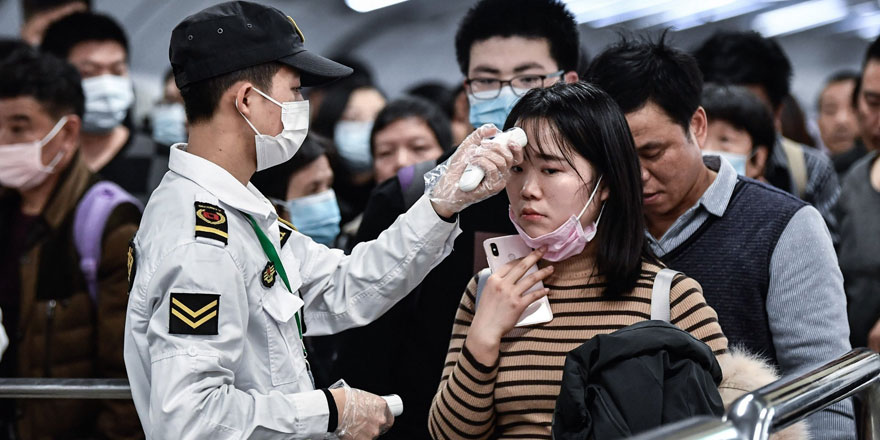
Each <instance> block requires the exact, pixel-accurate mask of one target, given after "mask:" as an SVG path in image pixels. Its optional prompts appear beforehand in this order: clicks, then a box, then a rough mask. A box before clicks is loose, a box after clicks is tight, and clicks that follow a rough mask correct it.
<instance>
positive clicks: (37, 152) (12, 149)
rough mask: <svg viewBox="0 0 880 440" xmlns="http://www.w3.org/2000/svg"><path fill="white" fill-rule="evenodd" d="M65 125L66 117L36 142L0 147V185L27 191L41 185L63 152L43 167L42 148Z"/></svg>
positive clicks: (53, 169)
mask: <svg viewBox="0 0 880 440" xmlns="http://www.w3.org/2000/svg"><path fill="white" fill-rule="evenodd" d="M65 123H67V116H65V117H63V118H61V119H60V120H58V122H57V123H56V124H55V126H54V127H52V130H50V131H49V133H48V134H46V136H45V137H43V139H40V140H38V141H33V142H23V143H20V144H9V145H0V185H3V186H5V187H7V188H16V189H20V190H29V189H31V188H33V187H35V186H37V185H39V184H41V183H43V181H45V180H46V177H48V176H49V174H52V172H53V171H55V166H56V165H58V162H59V161H60V160H61V158H62V157H63V156H64V151H59V152H58V154H56V155H55V157H54V158H52V161H51V162H49V165H43V159H42V155H43V147H45V146H46V144H48V143H49V142H51V141H52V139H54V138H55V135H56V134H58V132H59V131H61V127H64V124H65Z"/></svg>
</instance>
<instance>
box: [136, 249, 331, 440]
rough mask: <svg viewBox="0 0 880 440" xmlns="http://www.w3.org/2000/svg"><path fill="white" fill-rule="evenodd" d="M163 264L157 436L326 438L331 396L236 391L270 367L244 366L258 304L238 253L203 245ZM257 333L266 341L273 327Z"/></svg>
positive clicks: (155, 290) (156, 359)
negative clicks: (250, 373)
mask: <svg viewBox="0 0 880 440" xmlns="http://www.w3.org/2000/svg"><path fill="white" fill-rule="evenodd" d="M157 265H158V268H157V270H156V271H155V275H153V276H152V277H151V279H150V280H149V281H148V283H147V298H146V301H144V304H145V306H146V307H149V310H148V311H146V312H147V313H146V315H147V316H150V322H149V328H148V330H147V335H146V336H147V338H146V340H147V341H148V344H149V353H150V362H151V366H150V377H151V378H152V384H151V389H150V390H149V393H150V399H149V401H150V408H149V414H150V420H151V421H152V423H151V425H152V432H151V433H150V437H151V438H156V439H160V438H161V439H166V438H167V439H170V438H180V439H196V438H198V439H203V438H210V439H212V440H217V439H226V438H235V439H238V438H278V437H279V436H280V435H281V434H286V435H285V436H284V438H321V437H322V436H323V434H324V433H326V430H327V417H328V408H327V401H326V398H325V397H324V394H323V392H321V391H312V392H305V393H297V394H282V393H279V392H273V393H270V394H261V393H259V392H256V391H253V390H243V389H238V388H236V386H235V384H236V383H247V381H248V380H249V378H248V377H238V378H237V377H236V374H241V373H242V372H246V371H248V368H251V369H262V368H268V366H265V365H253V366H248V365H243V364H242V357H243V352H244V350H247V349H250V348H252V347H249V344H247V340H246V339H247V337H248V336H249V334H248V332H247V330H248V328H249V327H248V316H249V315H248V308H249V307H254V305H253V304H249V302H248V295H247V292H246V290H245V283H244V279H243V275H242V274H243V273H244V272H243V268H242V267H240V266H239V264H237V263H236V262H235V261H234V259H233V257H232V256H231V254H230V253H229V252H228V251H227V250H226V249H225V248H222V247H217V246H213V245H210V244H204V243H198V242H197V243H191V244H186V245H182V246H180V247H178V248H176V249H175V250H174V251H172V252H171V253H170V255H166V256H163V257H162V258H161V260H160V261H159V262H157ZM138 276H140V274H138ZM134 294H135V293H133V295H134ZM252 330H253V331H254V332H256V334H259V335H260V336H261V337H263V338H265V337H266V331H265V329H262V328H261V329H252ZM250 336H253V335H250ZM266 362H267V363H268V362H269V360H268V359H266Z"/></svg>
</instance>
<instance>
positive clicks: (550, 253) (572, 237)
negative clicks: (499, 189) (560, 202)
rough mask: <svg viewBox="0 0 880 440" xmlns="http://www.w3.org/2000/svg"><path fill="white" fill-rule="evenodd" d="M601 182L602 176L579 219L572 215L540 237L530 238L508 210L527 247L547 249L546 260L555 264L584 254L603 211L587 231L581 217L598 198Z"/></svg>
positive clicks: (510, 210)
mask: <svg viewBox="0 0 880 440" xmlns="http://www.w3.org/2000/svg"><path fill="white" fill-rule="evenodd" d="M601 181H602V176H599V180H597V181H596V187H595V188H593V193H592V194H591V195H590V199H589V200H587V204H586V205H584V209H581V213H580V214H578V215H577V217H575V216H574V215H572V216H571V217H569V219H568V220H566V222H565V223H563V224H562V225H560V226H559V227H558V228H556V230H555V231H553V232H548V233H546V234H544V235H542V236H540V237H536V238H532V237H529V234H526V232H525V231H523V230H522V228H521V227H520V226H519V225H518V224H517V223H516V217H515V216H514V214H513V208H511V207H508V208H507V215H508V216H509V217H510V221H511V222H512V223H513V227H515V228H516V231H517V232H518V233H519V236H520V238H522V239H523V241H524V242H525V243H526V245H527V246H529V247H530V248H533V249H537V248H539V247H541V246H546V247H547V252H546V253H544V259H545V260H548V261H553V262H557V261H562V260H565V259H566V258H569V257H571V256H573V255H577V254H579V253H581V252H583V251H584V248H585V247H587V243H589V242H590V241H591V240H593V238H594V237H595V236H596V228H597V227H598V226H599V219H601V218H602V211H601V210H600V211H599V217H597V218H596V221H595V222H593V223H591V224H590V225H589V226H588V227H587V229H586V230H585V229H584V227H583V226H581V220H580V219H581V216H582V215H584V212H586V210H587V207H588V206H590V203H592V202H593V197H595V196H596V191H597V190H598V189H599V182H601ZM602 208H603V209H604V208H605V205H602Z"/></svg>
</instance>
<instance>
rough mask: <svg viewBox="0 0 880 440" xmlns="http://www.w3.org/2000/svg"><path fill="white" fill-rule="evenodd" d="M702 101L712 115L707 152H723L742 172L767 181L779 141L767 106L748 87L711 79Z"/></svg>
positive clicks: (707, 133) (722, 155)
mask: <svg viewBox="0 0 880 440" xmlns="http://www.w3.org/2000/svg"><path fill="white" fill-rule="evenodd" d="M700 104H701V105H702V107H703V109H704V110H705V111H706V118H707V119H708V123H707V124H708V125H707V127H706V142H705V143H704V144H703V145H701V147H702V148H703V154H704V155H707V154H711V155H716V156H721V157H723V158H724V159H726V160H727V161H728V162H730V164H731V165H733V169H734V170H736V173H737V174H738V175H740V176H745V177H748V178H750V179H755V180H760V181H763V182H765V183H766V179H764V168H765V166H766V165H767V158H768V157H770V155H771V154H772V151H773V146H774V145H775V144H776V129H775V128H774V126H773V116H771V115H770V111H769V110H767V106H765V105H764V103H762V102H761V101H760V100H759V99H758V98H757V97H755V95H754V94H752V92H749V91H748V89H746V88H744V87H739V86H721V85H717V84H711V83H710V84H706V86H705V87H704V88H703V96H702V99H701V101H700Z"/></svg>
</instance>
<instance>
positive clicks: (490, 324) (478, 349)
mask: <svg viewBox="0 0 880 440" xmlns="http://www.w3.org/2000/svg"><path fill="white" fill-rule="evenodd" d="M545 251H546V249H544V248H542V249H538V250H535V251H532V252H531V253H530V254H529V255H527V256H525V257H524V258H520V259H518V260H513V261H511V262H509V263H507V264H505V265H504V266H501V268H500V269H499V270H498V271H497V272H496V273H493V274H492V275H491V276H489V279H488V280H486V285H485V286H483V292H482V294H481V295H480V304H479V306H478V307H477V313H476V315H475V316H474V320H473V322H472V323H471V328H470V329H469V330H468V335H467V339H466V340H465V346H467V348H468V350H469V351H470V352H471V354H473V355H474V357H475V358H476V359H477V360H478V361H479V362H480V363H481V364H483V365H493V364H495V361H496V360H497V359H498V350H499V347H500V345H501V337H502V336H504V335H505V334H507V332H509V331H510V330H512V329H513V327H514V326H515V325H516V322H517V320H518V319H519V317H520V315H522V313H523V311H525V309H526V307H528V306H529V305H530V304H531V303H533V302H535V301H537V300H538V299H540V298H541V297H543V296H546V295H547V294H548V293H550V289H547V288H544V289H540V290H536V291H534V292H529V293H525V292H526V291H527V290H529V289H531V288H532V286H534V285H535V284H537V283H538V282H539V281H543V280H544V279H545V278H547V277H548V276H550V274H552V273H553V266H547V267H545V268H543V269H541V270H539V271H537V272H535V273H532V274H531V275H526V276H523V275H525V274H526V272H528V270H529V268H531V267H532V266H533V265H534V264H535V263H537V262H538V260H540V259H541V257H542V256H544V252H545ZM524 293H525V294H524Z"/></svg>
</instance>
